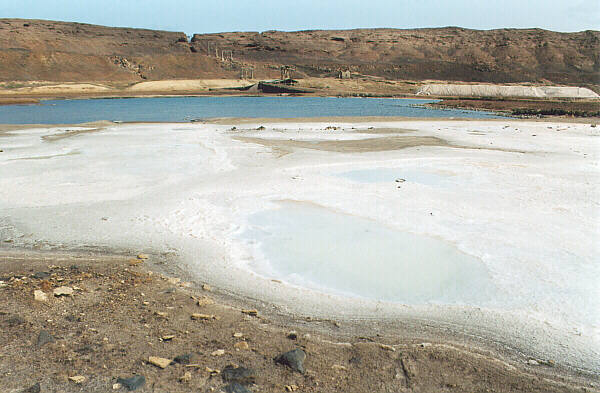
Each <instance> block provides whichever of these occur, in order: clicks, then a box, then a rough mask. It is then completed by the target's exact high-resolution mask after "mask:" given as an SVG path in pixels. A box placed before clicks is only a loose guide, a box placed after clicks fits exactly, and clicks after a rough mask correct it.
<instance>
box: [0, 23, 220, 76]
mask: <svg viewBox="0 0 600 393" xmlns="http://www.w3.org/2000/svg"><path fill="white" fill-rule="evenodd" d="M219 63H220V62H218V61H217V60H216V59H214V58H211V57H208V56H203V55H196V56H194V55H193V53H192V49H191V48H190V44H189V43H188V39H187V37H186V35H185V34H184V33H176V32H167V31H155V30H143V29H129V28H112V27H104V26H95V25H87V24H80V23H65V22H52V21H40V20H20V19H0V80H4V81H9V80H10V81H20V80H22V81H31V80H49V81H90V80H101V81H131V82H135V81H140V80H143V79H169V78H188V77H189V78H200V77H220V76H228V75H227V72H226V70H222V69H221V67H220V64H219Z"/></svg>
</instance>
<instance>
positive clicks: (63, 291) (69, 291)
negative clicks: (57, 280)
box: [53, 287, 73, 297]
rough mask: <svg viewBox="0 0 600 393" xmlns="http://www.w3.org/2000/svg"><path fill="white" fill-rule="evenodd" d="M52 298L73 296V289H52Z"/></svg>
mask: <svg viewBox="0 0 600 393" xmlns="http://www.w3.org/2000/svg"><path fill="white" fill-rule="evenodd" d="M53 293H54V296H57V297H58V296H73V288H71V287H58V288H54V291H53Z"/></svg>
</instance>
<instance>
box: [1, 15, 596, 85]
mask: <svg viewBox="0 0 600 393" xmlns="http://www.w3.org/2000/svg"><path fill="white" fill-rule="evenodd" d="M230 51H231V52H230ZM215 54H218V56H216V55H215ZM230 56H231V57H232V58H233V61H231V60H229V57H230ZM224 58H225V59H224ZM245 64H246V65H250V64H252V65H254V66H255V75H254V76H255V77H257V78H266V77H277V76H279V65H281V64H286V65H293V66H295V67H296V68H297V70H298V71H297V73H296V76H303V75H307V76H331V75H333V74H335V73H336V72H337V71H338V70H340V69H348V70H351V71H352V72H355V73H360V74H363V75H373V76H380V77H385V78H386V79H392V80H394V79H395V80H403V79H410V80H425V79H439V80H460V81H477V82H496V83H507V82H547V81H550V82H553V83H564V84H578V85H583V84H600V32H598V31H585V32H580V33H556V32H551V31H546V30H540V29H525V30H516V29H502V30H489V31H479V30H468V29H462V28H456V27H448V28H437V29H416V30H396V29H361V30H345V31H299V32H278V31H267V32H264V33H256V32H250V33H222V34H200V35H194V37H193V39H192V40H191V42H188V39H187V37H186V36H185V34H184V33H175V32H166V31H154V30H143V29H129V28H112V27H103V26H95V25H87V24H80V23H65V22H52V21H41V20H22V19H0V81H32V80H47V81H122V82H135V81H140V80H142V79H150V80H158V79H173V78H237V77H239V76H240V72H241V68H242V67H243V66H244V65H245Z"/></svg>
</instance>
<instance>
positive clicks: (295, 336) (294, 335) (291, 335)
mask: <svg viewBox="0 0 600 393" xmlns="http://www.w3.org/2000/svg"><path fill="white" fill-rule="evenodd" d="M287 338H289V339H290V340H297V339H298V332H296V331H295V330H292V331H291V332H289V333H288V334H287Z"/></svg>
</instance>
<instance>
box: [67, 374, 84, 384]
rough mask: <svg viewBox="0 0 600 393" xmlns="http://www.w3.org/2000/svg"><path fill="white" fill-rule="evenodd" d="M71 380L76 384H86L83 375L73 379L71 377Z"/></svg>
mask: <svg viewBox="0 0 600 393" xmlns="http://www.w3.org/2000/svg"><path fill="white" fill-rule="evenodd" d="M69 380H71V381H73V382H75V383H76V384H80V383H84V382H85V377H84V376H83V375H75V376H73V377H69Z"/></svg>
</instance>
